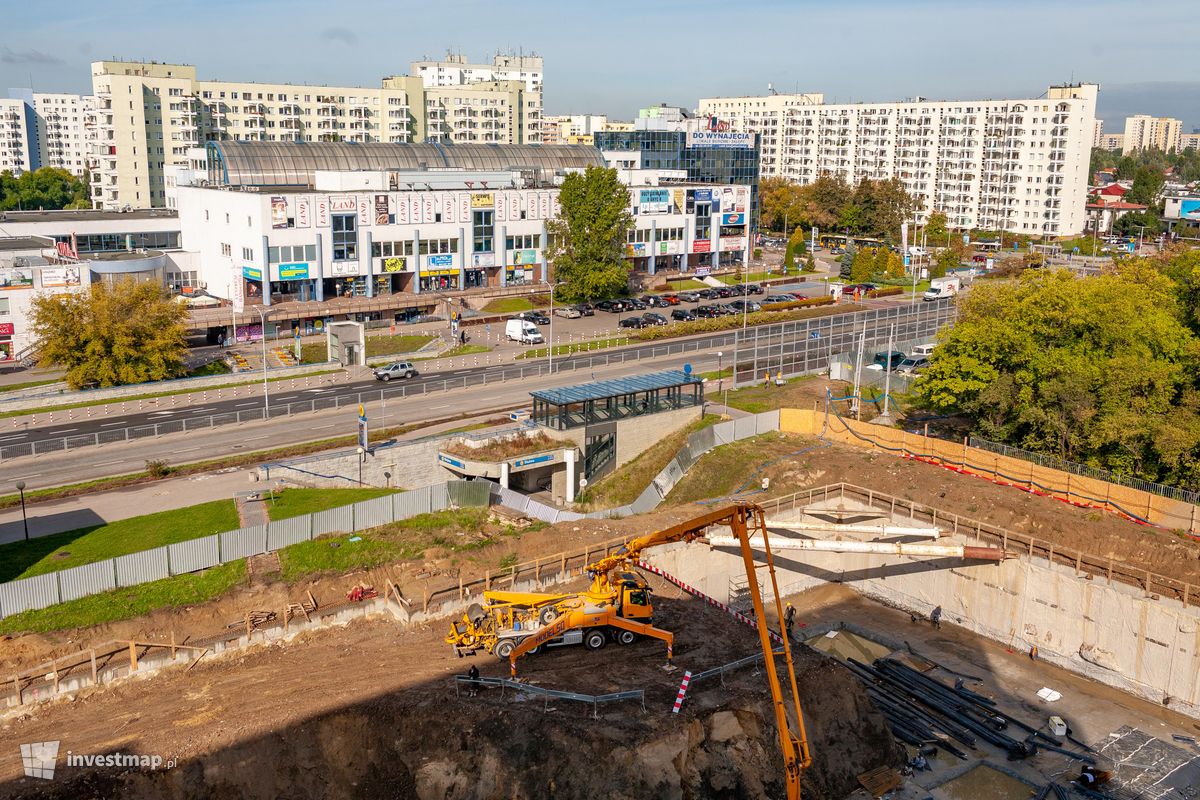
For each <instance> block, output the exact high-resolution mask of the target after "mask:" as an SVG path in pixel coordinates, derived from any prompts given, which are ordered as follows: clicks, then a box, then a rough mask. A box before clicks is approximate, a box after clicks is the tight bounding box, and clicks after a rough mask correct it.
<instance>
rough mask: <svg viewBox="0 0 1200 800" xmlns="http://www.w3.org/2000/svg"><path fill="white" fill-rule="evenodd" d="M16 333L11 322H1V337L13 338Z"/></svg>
mask: <svg viewBox="0 0 1200 800" xmlns="http://www.w3.org/2000/svg"><path fill="white" fill-rule="evenodd" d="M14 332H15V331H14V329H13V324H12V323H11V322H0V336H12V335H13V333H14Z"/></svg>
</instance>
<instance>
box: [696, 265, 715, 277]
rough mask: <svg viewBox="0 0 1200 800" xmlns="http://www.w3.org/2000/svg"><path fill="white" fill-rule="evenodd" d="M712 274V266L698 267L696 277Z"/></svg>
mask: <svg viewBox="0 0 1200 800" xmlns="http://www.w3.org/2000/svg"><path fill="white" fill-rule="evenodd" d="M711 274H712V267H709V266H703V267H696V277H697V278H703V277H704V276H706V275H711Z"/></svg>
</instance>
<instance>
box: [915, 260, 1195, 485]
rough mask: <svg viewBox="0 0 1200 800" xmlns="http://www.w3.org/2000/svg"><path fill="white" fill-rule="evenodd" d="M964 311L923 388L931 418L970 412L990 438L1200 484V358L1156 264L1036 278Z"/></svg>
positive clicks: (969, 300) (976, 292)
mask: <svg viewBox="0 0 1200 800" xmlns="http://www.w3.org/2000/svg"><path fill="white" fill-rule="evenodd" d="M1139 261H1141V260H1139ZM1183 268H1184V267H1183V266H1182V265H1181V269H1183ZM959 303H960V306H959V316H958V321H957V323H956V324H955V325H954V327H952V328H948V329H947V330H946V331H945V332H944V334H943V337H944V338H943V341H942V343H941V344H939V346H938V350H937V352H936V354H935V357H934V358H933V359H932V360H931V362H930V365H929V368H928V369H927V371H926V372H925V374H924V375H923V376H922V377H921V379H920V380H919V381H918V383H917V385H916V387H915V390H916V392H917V394H918V395H919V397H920V398H921V400H922V401H923V402H924V404H925V405H926V407H927V408H929V409H931V410H936V411H937V412H938V413H962V414H965V415H966V416H967V417H969V418H970V419H971V420H972V421H973V423H974V426H975V430H976V431H977V432H978V433H979V434H981V435H982V436H984V437H985V438H989V439H994V440H997V441H1000V442H1004V443H1008V444H1013V445H1017V446H1019V447H1023V448H1026V449H1029V450H1033V451H1036V452H1042V453H1051V454H1053V455H1055V456H1059V457H1062V458H1067V459H1071V460H1075V461H1081V462H1084V463H1087V464H1091V465H1094V466H1099V467H1103V468H1106V469H1111V470H1114V471H1117V472H1120V473H1122V474H1127V475H1136V476H1140V477H1143V478H1146V479H1149V480H1174V481H1179V482H1181V483H1184V484H1187V485H1192V486H1194V485H1195V484H1196V483H1197V479H1198V478H1200V470H1198V469H1197V463H1200V461H1198V458H1197V456H1198V455H1200V395H1198V393H1197V391H1196V387H1195V381H1194V379H1193V377H1192V376H1193V375H1195V369H1196V366H1197V357H1198V355H1200V348H1198V343H1197V339H1196V337H1195V336H1194V335H1193V334H1192V332H1191V331H1190V330H1188V328H1187V327H1186V326H1185V325H1184V324H1183V323H1182V321H1181V317H1182V315H1181V310H1180V309H1179V307H1178V305H1177V302H1176V296H1175V294H1174V293H1173V288H1172V282H1171V281H1170V280H1169V279H1168V278H1165V277H1164V276H1162V275H1161V274H1159V273H1158V272H1157V270H1156V269H1155V268H1154V265H1146V264H1135V265H1126V264H1120V263H1119V264H1118V265H1117V266H1116V267H1115V268H1114V269H1113V270H1111V271H1109V272H1107V273H1106V274H1103V275H1100V276H1098V277H1090V278H1076V277H1075V276H1074V275H1072V274H1071V273H1070V272H1068V271H1066V270H1057V271H1053V272H1048V271H1041V270H1037V271H1027V272H1024V273H1022V274H1021V275H1020V276H1019V278H1018V279H1017V280H1016V281H1005V282H992V281H984V282H979V283H976V285H975V286H974V287H973V288H972V290H971V292H970V293H969V294H967V295H964V296H962V298H960V301H959Z"/></svg>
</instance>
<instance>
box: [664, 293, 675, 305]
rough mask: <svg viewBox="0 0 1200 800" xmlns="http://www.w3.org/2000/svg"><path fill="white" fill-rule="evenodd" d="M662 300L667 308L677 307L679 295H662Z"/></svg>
mask: <svg viewBox="0 0 1200 800" xmlns="http://www.w3.org/2000/svg"><path fill="white" fill-rule="evenodd" d="M662 299H663V301H664V302H666V304H667V305H669V306H677V305H679V295H677V294H664V295H663V296H662Z"/></svg>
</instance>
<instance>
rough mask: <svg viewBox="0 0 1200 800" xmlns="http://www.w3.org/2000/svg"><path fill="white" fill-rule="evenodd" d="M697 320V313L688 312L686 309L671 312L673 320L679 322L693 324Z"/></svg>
mask: <svg viewBox="0 0 1200 800" xmlns="http://www.w3.org/2000/svg"><path fill="white" fill-rule="evenodd" d="M695 318H696V314H695V312H692V311H688V310H687V309H686V308H675V309H672V310H671V319H674V320H678V321H679V322H691V321H692V320H694V319H695Z"/></svg>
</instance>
